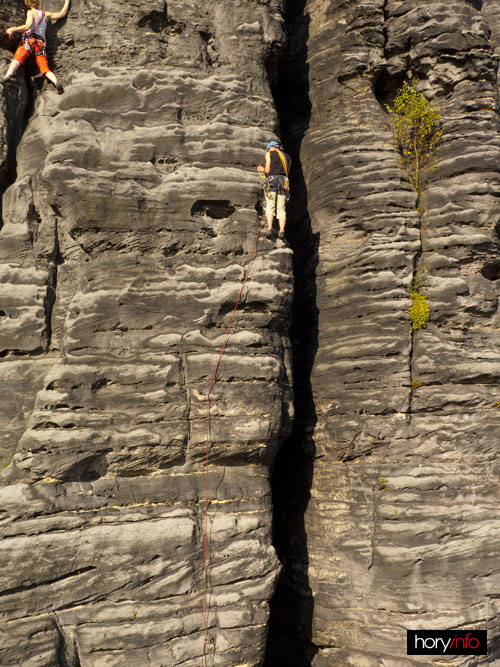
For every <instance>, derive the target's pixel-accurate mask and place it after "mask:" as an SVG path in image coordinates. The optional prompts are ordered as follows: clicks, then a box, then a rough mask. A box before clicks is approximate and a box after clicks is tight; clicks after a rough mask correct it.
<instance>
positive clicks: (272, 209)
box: [257, 141, 292, 240]
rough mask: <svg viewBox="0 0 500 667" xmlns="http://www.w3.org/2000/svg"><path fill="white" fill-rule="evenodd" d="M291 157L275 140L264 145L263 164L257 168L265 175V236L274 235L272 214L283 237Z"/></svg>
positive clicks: (279, 236) (281, 237)
mask: <svg viewBox="0 0 500 667" xmlns="http://www.w3.org/2000/svg"><path fill="white" fill-rule="evenodd" d="M291 162H292V160H291V158H290V156H289V155H288V153H285V151H284V150H283V148H282V146H281V145H280V144H279V143H278V142H277V141H270V142H269V143H268V144H267V147H266V157H265V164H263V165H259V166H258V167H257V170H258V171H259V172H260V173H261V174H262V175H263V176H265V177H266V184H265V186H264V192H265V197H266V218H267V238H270V239H272V238H273V235H274V231H273V221H274V216H276V217H277V218H278V224H279V235H278V238H280V239H281V240H284V239H285V225H286V210H285V204H286V201H287V200H288V198H289V196H290V187H289V183H288V174H289V171H290V165H291Z"/></svg>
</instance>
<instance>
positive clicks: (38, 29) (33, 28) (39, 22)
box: [0, 0, 70, 94]
mask: <svg viewBox="0 0 500 667" xmlns="http://www.w3.org/2000/svg"><path fill="white" fill-rule="evenodd" d="M42 3H43V0H24V4H25V5H26V7H28V8H29V9H28V12H27V14H26V23H25V24H24V25H20V26H17V27H14V28H8V30H7V34H8V36H9V39H12V37H13V36H14V33H15V32H22V33H23V36H22V43H21V44H20V45H19V47H18V49H17V51H16V52H15V54H14V59H13V60H12V62H11V63H10V65H9V69H8V70H7V73H6V74H5V76H4V78H3V79H2V80H1V81H0V83H2V84H5V83H6V82H7V81H8V80H9V79H11V78H12V77H13V76H14V74H15V73H16V72H17V70H18V69H19V68H20V67H21V65H23V64H24V63H25V62H26V60H27V59H28V58H29V56H30V55H33V56H35V60H36V64H37V65H38V68H39V69H40V72H41V73H42V75H43V76H44V77H46V78H47V79H48V80H49V81H50V82H51V83H53V84H54V86H55V87H56V89H57V92H58V93H59V94H61V93H63V92H64V89H63V87H62V86H61V84H60V83H59V81H58V80H57V77H56V75H55V74H54V72H51V71H50V68H49V63H48V61H47V53H46V51H45V31H46V29H47V22H48V21H52V22H54V21H58V20H59V19H62V18H64V17H65V16H66V14H67V13H68V7H69V3H70V0H64V5H63V7H62V9H61V10H60V11H59V12H44V11H43V10H42Z"/></svg>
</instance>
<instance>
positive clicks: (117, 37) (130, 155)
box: [0, 0, 292, 667]
mask: <svg viewBox="0 0 500 667" xmlns="http://www.w3.org/2000/svg"><path fill="white" fill-rule="evenodd" d="M281 4H282V3H281V1H280V0H276V1H272V2H266V3H259V2H253V1H249V0H241V1H238V2H233V1H232V2H227V3H226V2H217V3H212V4H211V5H207V4H206V3H202V2H182V1H173V0H172V1H170V2H168V4H167V3H166V2H157V3H155V2H153V3H151V2H146V1H145V0H136V1H134V2H128V3H125V4H124V3H121V2H114V1H113V0H102V1H100V0H98V1H97V2H87V1H86V0H73V2H72V6H71V11H70V14H69V17H68V19H67V20H65V21H62V22H60V24H58V25H56V26H54V28H52V30H51V32H50V34H49V36H48V46H49V53H50V54H52V56H53V57H54V59H55V62H56V64H57V70H56V71H57V74H58V75H59V76H60V78H61V79H62V82H63V84H64V86H65V90H66V92H65V94H64V95H63V96H58V95H57V94H56V92H55V90H54V89H53V88H52V87H51V86H49V85H48V84H45V85H44V87H43V89H41V86H40V83H41V82H40V81H39V80H38V78H36V79H35V82H34V83H32V82H31V81H30V80H28V83H27V84H26V81H25V80H24V78H23V75H20V76H19V78H18V79H17V82H16V83H14V84H9V86H8V87H7V88H5V90H4V92H2V95H3V100H4V102H3V107H2V110H3V121H2V122H3V125H2V126H1V127H2V133H3V134H2V138H3V143H2V146H3V149H2V150H3V153H2V154H1V155H0V157H1V158H2V159H3V167H2V171H1V173H0V176H1V178H2V179H3V180H1V184H2V185H3V187H4V188H5V187H7V186H10V187H7V189H6V191H5V194H4V196H3V228H2V230H1V233H0V260H1V263H0V283H1V291H0V309H1V310H0V316H1V321H0V350H1V353H2V357H3V359H2V363H1V365H0V378H1V380H0V381H1V383H2V402H1V405H0V411H1V423H2V440H1V443H0V446H1V457H2V460H3V462H4V464H7V463H10V465H8V467H6V468H5V470H4V472H3V475H2V478H3V484H4V486H3V488H2V490H1V493H0V495H1V505H0V507H1V514H0V517H1V526H2V528H1V530H2V537H3V539H2V540H1V542H0V551H1V558H0V561H1V562H2V564H3V566H2V568H1V573H0V579H1V585H2V586H1V588H2V592H1V615H2V634H1V639H0V664H2V665H22V666H23V667H35V666H40V667H41V666H43V667H49V665H61V666H62V665H66V666H68V665H71V666H72V667H76V666H78V665H82V666H90V665H92V666H98V665H106V666H110V665H116V666H117V667H118V666H119V667H124V666H125V665H130V666H134V667H139V666H142V665H151V666H156V667H160V665H163V666H164V667H173V666H174V665H179V666H180V665H185V666H186V667H187V666H188V665H190V666H193V665H200V661H201V651H202V639H203V614H202V612H203V578H204V577H203V560H204V508H205V472H204V471H205V442H206V395H205V394H206V389H207V385H208V381H209V378H210V376H211V374H212V372H213V370H214V368H215V364H216V361H217V357H218V353H219V349H220V347H221V345H222V342H223V339H224V332H225V329H226V327H227V325H228V323H229V319H230V316H231V311H232V309H233V306H234V303H235V300H236V297H237V294H238V291H239V288H240V284H241V279H242V276H243V271H244V268H245V266H246V265H247V262H248V258H249V255H250V252H251V250H252V248H253V245H254V240H255V238H256V234H257V229H258V222H259V219H260V214H259V211H260V206H261V183H260V179H259V178H258V175H257V173H256V171H255V165H256V164H257V163H258V162H260V161H262V155H263V147H264V146H265V144H266V143H267V141H268V140H269V138H270V137H272V136H273V132H274V129H275V122H276V114H275V111H274V106H273V100H272V97H271V92H270V88H269V83H268V78H267V76H268V75H267V71H266V63H270V65H269V67H270V66H271V65H272V58H273V55H274V54H275V53H276V51H277V50H278V49H279V47H280V44H281V43H282V41H283V18H282V13H281V9H282V7H281ZM57 6H58V4H57V3H52V2H49V3H48V6H46V9H49V10H54V9H56V8H57ZM1 11H2V14H1V15H2V17H4V16H7V14H9V16H10V15H11V11H12V8H11V6H10V3H9V6H8V7H7V3H2V8H1ZM15 11H16V12H17V15H16V17H14V19H17V21H18V22H20V21H21V20H22V3H21V2H20V1H19V2H17V6H16V9H15ZM14 19H12V18H11V20H12V22H15V20H14ZM2 44H3V43H2ZM8 56H9V54H8V53H7V52H5V62H7V60H8ZM25 114H26V117H25ZM16 119H17V121H19V120H20V122H17V124H16ZM24 121H25V122H24ZM22 131H24V132H23V135H22V139H21V140H20V143H19V145H18V146H17V144H18V142H19V139H20V134H21V132H22ZM16 146H17V152H16ZM2 174H5V176H2ZM291 255H292V253H291V250H290V249H289V248H287V247H286V245H285V244H284V243H282V242H279V243H277V244H273V243H271V242H270V241H268V240H265V239H264V240H261V241H259V245H258V249H257V256H256V258H255V261H254V264H253V266H252V268H251V272H250V275H249V280H248V283H247V286H246V288H245V291H244V294H243V300H242V304H241V307H240V309H239V311H238V315H237V317H236V321H235V328H234V332H233V334H232V336H231V337H230V339H229V345H228V348H227V350H226V353H225V356H224V358H223V361H222V364H221V367H220V370H219V374H218V381H217V383H216V384H215V386H214V388H213V390H212V393H211V439H210V451H209V476H208V496H209V533H210V552H209V571H208V584H209V589H208V594H209V595H208V609H209V614H208V619H209V628H208V645H207V662H206V664H207V665H219V666H221V667H222V666H223V665H225V666H227V667H232V666H234V665H258V664H261V663H262V659H263V655H264V645H265V635H266V623H267V617H268V602H269V599H270V597H271V595H272V592H273V590H274V585H275V581H276V577H277V573H278V569H279V567H278V561H277V558H276V555H275V553H274V550H273V548H272V546H271V535H270V526H271V506H270V491H269V482H268V473H269V466H270V464H271V463H272V461H273V458H274V456H275V453H276V451H277V449H278V447H279V444H280V442H281V441H282V440H283V439H284V438H285V437H286V436H287V434H288V432H289V430H290V425H291V377H290V364H289V341H288V333H287V331H288V326H289V314H290V311H291V309H290V304H291V296H292V280H291V275H292V274H291Z"/></svg>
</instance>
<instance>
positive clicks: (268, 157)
mask: <svg viewBox="0 0 500 667" xmlns="http://www.w3.org/2000/svg"><path fill="white" fill-rule="evenodd" d="M257 170H258V171H260V172H262V173H263V174H268V173H269V172H270V170H271V151H267V153H266V164H265V166H263V165H259V166H258V167H257Z"/></svg>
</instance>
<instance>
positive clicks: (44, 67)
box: [14, 44, 50, 76]
mask: <svg viewBox="0 0 500 667" xmlns="http://www.w3.org/2000/svg"><path fill="white" fill-rule="evenodd" d="M30 55H31V53H30V52H29V51H28V49H27V48H26V47H25V46H24V44H21V45H20V46H18V47H17V51H16V52H15V54H14V60H17V62H18V63H21V65H24V63H25V62H26V61H27V60H28V58H29V57H30ZM35 60H36V64H37V65H38V69H39V70H40V72H41V73H42V74H43V76H45V75H46V74H47V72H50V67H49V61H48V60H47V56H44V55H43V54H35Z"/></svg>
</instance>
